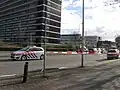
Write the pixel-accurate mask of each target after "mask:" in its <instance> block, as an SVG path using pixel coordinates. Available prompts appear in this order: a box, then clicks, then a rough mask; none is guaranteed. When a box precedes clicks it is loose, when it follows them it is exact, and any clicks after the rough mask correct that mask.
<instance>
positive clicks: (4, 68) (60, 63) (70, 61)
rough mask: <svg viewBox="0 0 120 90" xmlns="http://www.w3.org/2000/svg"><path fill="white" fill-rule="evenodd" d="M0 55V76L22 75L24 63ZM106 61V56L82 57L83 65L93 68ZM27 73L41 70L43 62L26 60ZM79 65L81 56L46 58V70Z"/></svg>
mask: <svg viewBox="0 0 120 90" xmlns="http://www.w3.org/2000/svg"><path fill="white" fill-rule="evenodd" d="M1 55H4V56H5V55H7V54H4V53H1V54H0V75H8V74H22V73H23V70H24V63H25V62H26V61H12V60H11V59H10V58H9V57H2V56H1ZM105 59H106V55H84V65H85V66H93V65H96V64H99V63H101V61H104V60H105ZM28 62H29V71H32V70H36V69H42V68H43V60H28ZM80 65H81V55H55V56H47V57H46V68H60V67H75V66H80Z"/></svg>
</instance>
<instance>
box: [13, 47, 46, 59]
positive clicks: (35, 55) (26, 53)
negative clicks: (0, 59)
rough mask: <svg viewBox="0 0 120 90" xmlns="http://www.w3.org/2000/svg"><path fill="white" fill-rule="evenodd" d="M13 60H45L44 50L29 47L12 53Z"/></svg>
mask: <svg viewBox="0 0 120 90" xmlns="http://www.w3.org/2000/svg"><path fill="white" fill-rule="evenodd" d="M11 59H14V60H30V59H41V60H43V59H44V49H43V48H42V47H37V46H27V47H25V48H22V49H20V50H18V51H15V52H12V53H11Z"/></svg>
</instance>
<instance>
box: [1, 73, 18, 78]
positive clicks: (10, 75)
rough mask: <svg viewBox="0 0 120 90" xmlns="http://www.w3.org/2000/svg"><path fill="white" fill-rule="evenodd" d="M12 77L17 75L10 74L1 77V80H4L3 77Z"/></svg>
mask: <svg viewBox="0 0 120 90" xmlns="http://www.w3.org/2000/svg"><path fill="white" fill-rule="evenodd" d="M12 76H16V74H10V75H0V78H3V77H12Z"/></svg>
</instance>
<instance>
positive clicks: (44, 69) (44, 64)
mask: <svg viewBox="0 0 120 90" xmlns="http://www.w3.org/2000/svg"><path fill="white" fill-rule="evenodd" d="M45 11H47V7H45ZM46 24H47V12H46V13H45V29H44V61H43V77H45V76H46Z"/></svg>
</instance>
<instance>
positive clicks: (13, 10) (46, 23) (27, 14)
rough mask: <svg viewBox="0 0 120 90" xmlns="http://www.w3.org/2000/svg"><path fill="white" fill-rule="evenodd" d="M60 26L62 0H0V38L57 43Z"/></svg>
mask: <svg viewBox="0 0 120 90" xmlns="http://www.w3.org/2000/svg"><path fill="white" fill-rule="evenodd" d="M60 27H61V0H0V40H3V41H5V42H13V43H16V44H25V45H27V44H30V43H32V44H36V45H41V44H43V43H44V38H45V37H44V36H45V35H46V43H47V44H59V43H60ZM45 32H46V33H45Z"/></svg>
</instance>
